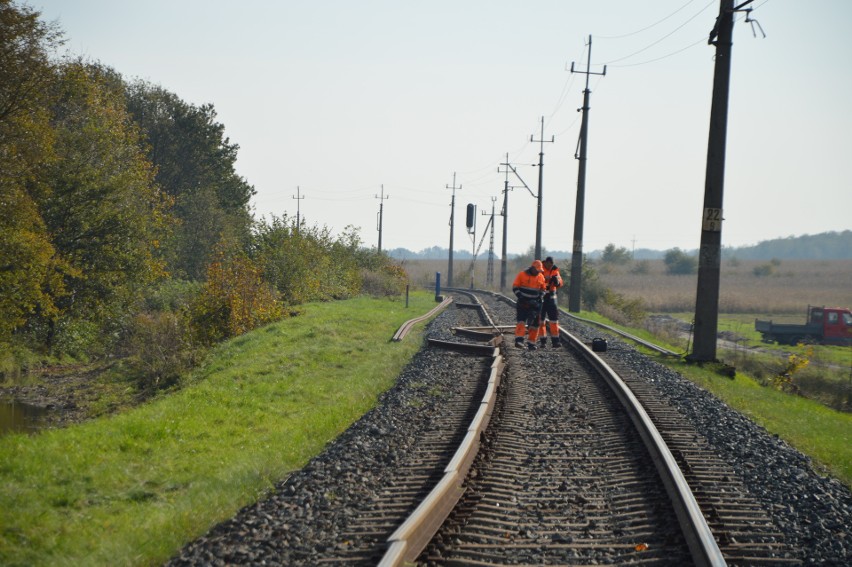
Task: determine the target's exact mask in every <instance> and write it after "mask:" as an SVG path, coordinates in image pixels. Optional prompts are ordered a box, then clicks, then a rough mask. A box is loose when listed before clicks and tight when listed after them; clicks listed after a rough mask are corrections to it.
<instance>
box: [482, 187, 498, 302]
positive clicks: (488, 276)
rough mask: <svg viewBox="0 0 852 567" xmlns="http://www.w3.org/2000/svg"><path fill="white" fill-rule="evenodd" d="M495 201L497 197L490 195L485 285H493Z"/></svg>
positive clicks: (484, 213)
mask: <svg viewBox="0 0 852 567" xmlns="http://www.w3.org/2000/svg"><path fill="white" fill-rule="evenodd" d="M496 201H497V197H491V220H489V221H488V224H490V225H491V238H490V240H489V241H488V269H487V271H486V273H485V285H487V286H493V285H494V215H495V211H494V203H495V202H496ZM482 214H483V215H486V214H488V213H486V212H485V211H482Z"/></svg>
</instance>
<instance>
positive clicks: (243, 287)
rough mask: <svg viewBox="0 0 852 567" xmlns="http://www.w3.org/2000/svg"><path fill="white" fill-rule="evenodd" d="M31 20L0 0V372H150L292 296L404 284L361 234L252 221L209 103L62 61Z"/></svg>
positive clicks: (55, 41)
mask: <svg viewBox="0 0 852 567" xmlns="http://www.w3.org/2000/svg"><path fill="white" fill-rule="evenodd" d="M39 16H40V14H39V13H38V12H37V11H35V10H33V9H32V8H29V7H27V6H25V5H21V4H19V3H16V2H13V1H12V0H0V208H2V212H1V213H0V350H2V352H3V355H2V356H0V377H2V373H4V372H6V371H7V370H9V369H14V368H20V367H21V366H22V365H24V366H25V365H26V364H25V363H22V362H21V360H22V358H26V357H32V356H35V357H36V358H37V357H39V356H52V357H74V358H76V359H82V360H85V359H92V358H98V357H104V356H112V355H114V354H115V353H116V352H124V353H127V354H131V355H137V358H138V359H140V360H142V359H145V357H146V356H147V357H148V358H149V359H150V356H152V355H153V354H154V353H157V352H160V351H161V350H162V349H166V350H170V352H169V354H168V355H167V356H166V357H165V358H168V357H171V358H170V359H169V360H165V358H163V357H161V358H163V359H162V360H160V361H159V364H160V367H158V368H153V369H149V371H150V372H148V374H149V375H150V377H151V380H152V381H154V382H156V381H159V380H160V379H161V378H163V376H161V375H162V374H175V372H176V371H178V370H179V367H181V366H183V365H184V363H188V362H189V359H190V358H191V357H192V356H193V354H192V353H194V352H197V349H198V348H204V347H206V346H209V345H210V344H213V343H215V342H216V341H220V340H222V339H225V338H228V337H231V336H235V335H238V334H241V333H243V332H245V331H247V330H249V329H251V328H254V327H257V326H258V325H261V324H264V323H266V322H269V321H271V320H274V319H277V318H280V317H282V316H286V315H287V314H288V313H290V312H292V311H293V310H292V309H291V307H292V306H295V305H298V304H300V303H303V302H306V301H314V300H328V299H337V298H346V297H351V296H353V295H357V294H359V293H362V292H363V291H367V292H372V293H375V294H379V295H384V294H387V295H391V294H396V293H399V292H400V289H401V287H402V286H403V285H404V280H405V274H404V272H403V271H402V270H401V268H400V267H399V266H397V265H395V264H394V262H393V261H391V260H390V258H388V257H387V256H386V255H384V254H381V253H378V252H377V251H375V250H374V249H366V248H364V246H363V245H362V242H361V240H360V236H359V234H358V232H357V230H356V229H354V228H352V227H346V228H345V229H344V230H343V231H342V232H341V233H340V235H338V236H336V237H335V236H332V234H331V232H330V231H329V230H328V229H327V228H324V227H317V226H307V225H305V224H304V223H301V224H300V225H297V223H296V221H295V220H294V219H292V218H289V217H288V216H287V215H286V214H285V215H284V216H282V217H276V216H274V215H273V216H272V217H271V218H269V219H267V218H261V219H257V218H255V217H254V215H253V214H252V209H251V204H250V201H251V198H252V197H253V196H254V194H255V190H254V187H252V186H251V185H250V184H249V183H248V182H247V181H246V180H245V179H243V178H242V177H240V176H239V175H238V174H237V173H236V171H235V163H236V159H237V152H238V149H239V146H238V145H237V144H234V143H232V142H231V141H230V140H229V139H228V138H227V137H226V136H225V128H224V126H223V125H222V124H221V123H219V122H218V121H217V120H216V111H215V109H214V107H213V105H212V104H204V105H200V106H198V105H194V104H189V103H187V102H185V101H183V100H181V99H180V98H179V97H178V96H177V95H176V94H174V93H171V92H169V91H167V90H166V89H164V88H162V87H160V86H158V85H155V84H151V83H149V82H145V81H141V80H134V81H127V80H125V79H124V78H123V77H122V76H121V75H120V74H119V73H118V72H116V71H115V70H113V69H111V68H109V67H107V66H105V65H102V64H100V63H99V62H96V61H87V60H83V59H82V58H74V57H70V56H65V57H58V56H57V55H56V53H58V50H59V49H60V47H61V46H62V45H63V42H64V40H63V35H62V31H61V30H60V29H59V28H58V26H57V25H56V24H53V23H44V22H42V21H41V20H40V19H39ZM146 341H147V343H146ZM146 349H147V350H146ZM166 366H168V369H164V368H165V367H166Z"/></svg>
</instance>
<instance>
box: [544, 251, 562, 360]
mask: <svg viewBox="0 0 852 567" xmlns="http://www.w3.org/2000/svg"><path fill="white" fill-rule="evenodd" d="M542 264H543V266H544V270H543V271H542V273H541V275H542V276H544V281H545V285H546V286H547V287H546V289H545V291H544V298H543V299H542V304H541V320H542V322H541V330H540V331H539V341H540V343H539V344H541V346H542V348H544V347H545V346H546V345H547V332H548V331H550V341H551V344H552V345H553V347H554V348H559V347H560V346H562V341H561V340H560V339H559V308H558V307H557V305H556V290H558V289H559V288H560V287H562V283H563V282H562V275H561V274H560V273H559V268H558V267H557V266H556V264H554V263H553V257H552V256H548V257H547V258H545V259H544V262H542Z"/></svg>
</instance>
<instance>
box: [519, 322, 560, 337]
mask: <svg viewBox="0 0 852 567" xmlns="http://www.w3.org/2000/svg"><path fill="white" fill-rule="evenodd" d="M516 333H517V331H516ZM548 333H550V336H551V337H558V336H559V323H558V322H556V321H548V322H547V324H546V325H542V326H541V328H540V330H539V333H538V335H539V336H540V337H546V336H547V334H548Z"/></svg>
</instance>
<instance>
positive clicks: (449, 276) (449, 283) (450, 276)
mask: <svg viewBox="0 0 852 567" xmlns="http://www.w3.org/2000/svg"><path fill="white" fill-rule="evenodd" d="M447 189H452V190H453V199H452V200H451V201H450V261H449V265H448V266H447V287H453V231H454V230H455V219H456V190H459V191H461V185H459V186H458V187H456V172H455V171H454V172H453V186H452V187H450V186H449V185H447Z"/></svg>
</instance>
